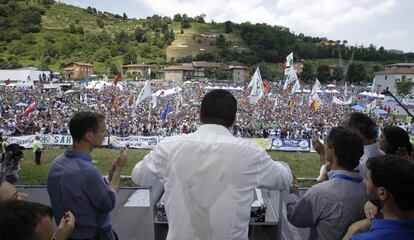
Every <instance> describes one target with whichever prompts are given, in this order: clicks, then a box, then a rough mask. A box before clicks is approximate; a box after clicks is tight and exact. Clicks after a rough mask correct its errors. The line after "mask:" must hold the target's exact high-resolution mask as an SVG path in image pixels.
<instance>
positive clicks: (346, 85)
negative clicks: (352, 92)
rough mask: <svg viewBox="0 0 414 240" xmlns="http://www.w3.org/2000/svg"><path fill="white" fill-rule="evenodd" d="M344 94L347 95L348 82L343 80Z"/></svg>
mask: <svg viewBox="0 0 414 240" xmlns="http://www.w3.org/2000/svg"><path fill="white" fill-rule="evenodd" d="M344 96H345V97H347V96H348V82H345V90H344Z"/></svg>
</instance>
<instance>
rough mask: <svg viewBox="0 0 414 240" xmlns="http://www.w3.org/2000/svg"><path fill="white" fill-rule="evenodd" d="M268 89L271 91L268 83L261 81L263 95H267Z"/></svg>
mask: <svg viewBox="0 0 414 240" xmlns="http://www.w3.org/2000/svg"><path fill="white" fill-rule="evenodd" d="M270 89H271V86H270V83H269V82H268V81H267V80H265V79H263V90H264V93H265V94H266V93H269V92H270ZM269 96H270V94H269Z"/></svg>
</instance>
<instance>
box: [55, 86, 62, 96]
mask: <svg viewBox="0 0 414 240" xmlns="http://www.w3.org/2000/svg"><path fill="white" fill-rule="evenodd" d="M56 97H57V98H62V97H63V93H62V89H61V88H60V85H58V87H57V88H56Z"/></svg>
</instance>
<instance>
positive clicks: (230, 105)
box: [200, 89, 237, 127]
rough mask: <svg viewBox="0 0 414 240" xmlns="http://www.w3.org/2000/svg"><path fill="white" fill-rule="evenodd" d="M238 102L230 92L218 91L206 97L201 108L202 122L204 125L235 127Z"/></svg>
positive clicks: (209, 93) (213, 91) (211, 92)
mask: <svg viewBox="0 0 414 240" xmlns="http://www.w3.org/2000/svg"><path fill="white" fill-rule="evenodd" d="M236 112H237V100H236V98H235V97H234V96H233V94H231V93H230V92H228V91H226V90H222V89H216V90H212V91H210V92H208V93H207V94H206V95H204V98H203V101H202V102H201V107H200V121H201V123H203V124H219V125H223V126H225V127H230V126H231V125H233V123H234V121H235V119H236Z"/></svg>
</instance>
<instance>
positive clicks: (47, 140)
mask: <svg viewBox="0 0 414 240" xmlns="http://www.w3.org/2000/svg"><path fill="white" fill-rule="evenodd" d="M35 136H37V135H25V136H8V137H7V142H9V143H17V144H19V145H20V146H22V147H24V148H32V143H33V141H34V140H35ZM39 136H40V142H41V143H42V144H43V145H45V146H47V145H54V146H70V145H72V136H70V135H62V134H44V135H39ZM108 140H109V141H108ZM160 140H161V137H159V136H152V137H143V136H129V137H117V136H110V137H106V138H105V139H104V140H103V142H102V146H108V145H109V146H111V147H114V148H123V147H126V146H128V147H129V148H145V149H152V148H154V146H156V145H157V144H158V143H159V141H160Z"/></svg>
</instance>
